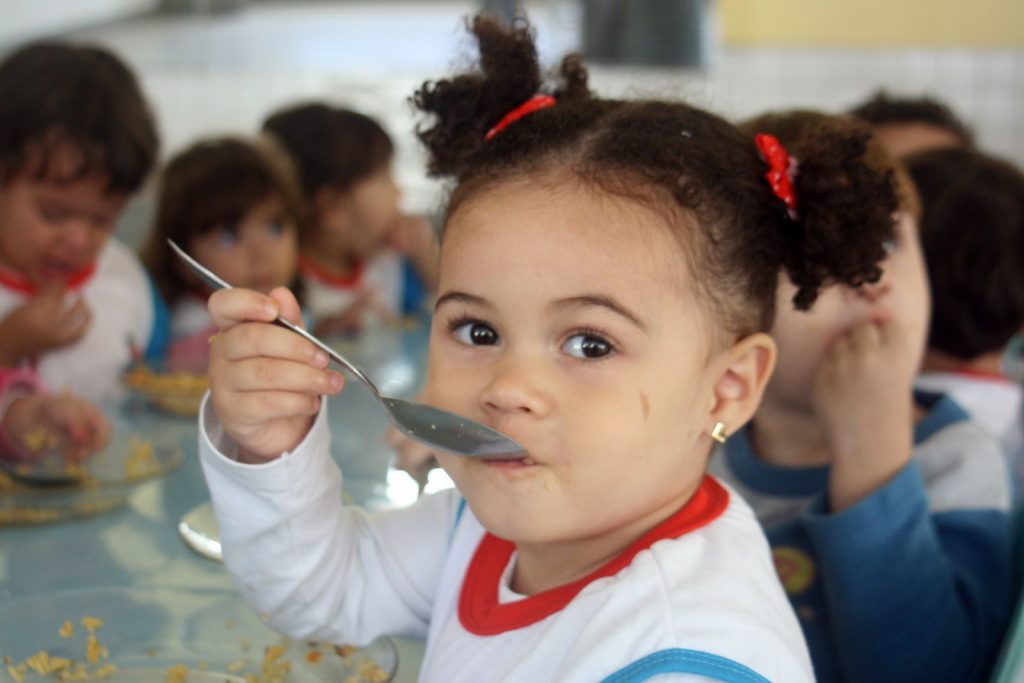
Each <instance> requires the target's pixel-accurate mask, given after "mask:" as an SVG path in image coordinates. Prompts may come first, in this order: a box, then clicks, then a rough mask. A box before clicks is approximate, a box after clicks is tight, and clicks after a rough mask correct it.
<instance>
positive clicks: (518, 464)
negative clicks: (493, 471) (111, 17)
mask: <svg viewBox="0 0 1024 683" xmlns="http://www.w3.org/2000/svg"><path fill="white" fill-rule="evenodd" d="M484 463H485V464H486V465H488V466H489V467H495V468H497V469H503V470H518V469H523V468H525V467H533V466H535V465H537V464H538V463H537V462H536V461H535V460H534V459H533V458H531V457H530V456H529V455H526V456H524V457H522V458H520V459H518V460H488V459H485V460H484Z"/></svg>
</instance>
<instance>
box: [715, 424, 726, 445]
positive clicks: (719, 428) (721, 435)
mask: <svg viewBox="0 0 1024 683" xmlns="http://www.w3.org/2000/svg"><path fill="white" fill-rule="evenodd" d="M711 438H712V439H714V440H715V441H717V442H718V443H725V440H726V439H727V438H729V437H728V435H727V434H726V433H725V423H724V422H716V423H715V428H714V429H712V430H711Z"/></svg>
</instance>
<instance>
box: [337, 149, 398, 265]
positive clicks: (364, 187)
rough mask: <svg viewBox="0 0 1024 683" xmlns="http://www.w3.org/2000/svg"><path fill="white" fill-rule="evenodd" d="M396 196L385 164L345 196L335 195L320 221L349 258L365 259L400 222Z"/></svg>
mask: <svg viewBox="0 0 1024 683" xmlns="http://www.w3.org/2000/svg"><path fill="white" fill-rule="evenodd" d="M400 194H401V193H400V192H399V189H398V185H396V184H395V181H394V178H393V177H392V175H391V167H390V165H387V164H385V165H383V166H381V167H380V168H379V169H378V170H377V171H375V172H374V173H372V174H371V175H369V176H367V177H365V178H363V179H362V180H360V181H359V182H358V183H356V184H355V185H354V186H353V187H352V189H351V190H349V191H348V192H345V193H344V194H341V195H337V197H336V201H334V202H331V204H330V208H329V209H328V212H327V213H326V214H325V215H324V216H323V217H322V218H323V221H324V223H325V225H326V226H327V227H328V228H329V229H331V230H332V231H333V232H334V234H336V235H338V236H339V237H340V238H341V240H343V242H344V245H345V248H346V250H347V251H348V252H349V253H350V254H351V255H352V256H354V257H356V258H360V259H368V258H370V257H372V256H373V255H374V254H375V253H377V251H378V250H380V249H381V248H382V247H383V246H384V245H385V244H387V241H388V237H389V236H390V234H391V231H392V230H394V229H395V227H396V226H397V224H398V221H399V219H400V218H401V212H400V211H399V208H398V199H399V196H400Z"/></svg>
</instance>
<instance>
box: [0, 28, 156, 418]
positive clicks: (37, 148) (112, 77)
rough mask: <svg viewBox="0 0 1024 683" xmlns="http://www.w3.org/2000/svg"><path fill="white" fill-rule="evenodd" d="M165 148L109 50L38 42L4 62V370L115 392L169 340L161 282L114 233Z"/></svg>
mask: <svg viewBox="0 0 1024 683" xmlns="http://www.w3.org/2000/svg"><path fill="white" fill-rule="evenodd" d="M157 147H158V140H157V132H156V126H155V123H154V121H153V116H152V114H151V112H150V110H149V107H148V105H147V104H146V101H145V99H144V97H143V95H142V92H141V90H140V88H139V84H138V82H137V81H136V79H135V76H134V75H133V74H132V73H131V71H130V70H129V69H128V67H127V66H126V65H125V64H124V63H122V62H121V61H120V60H119V59H118V58H117V57H116V56H115V55H113V54H112V53H110V52H109V51H107V50H105V49H103V48H98V47H89V46H75V45H67V44H61V43H38V44H33V45H28V46H25V47H22V48H20V49H18V50H15V51H14V52H12V53H11V54H9V55H8V56H7V57H6V58H5V59H4V60H3V62H0V367H4V368H9V369H10V368H23V367H34V368H36V369H37V370H38V372H39V374H40V376H41V378H42V380H43V381H44V382H45V383H46V385H47V386H49V387H51V388H52V389H53V390H54V391H58V392H59V391H63V390H70V391H73V392H75V393H76V394H79V395H81V396H83V397H85V398H87V399H89V400H93V401H111V400H116V399H117V398H119V397H120V396H121V395H122V389H121V383H120V375H121V372H122V370H123V369H124V367H125V366H127V365H128V364H129V363H130V362H131V361H132V359H133V357H134V355H135V354H136V353H137V352H138V351H145V352H147V353H156V350H157V349H159V348H160V347H161V346H162V343H163V342H164V341H165V339H164V332H165V331H164V330H163V329H162V328H161V327H160V325H159V322H160V317H159V315H157V309H158V305H157V300H158V297H156V296H155V290H154V289H153V288H152V286H151V283H150V282H149V281H148V278H147V277H146V273H145V271H144V269H143V268H142V266H141V264H140V263H139V262H138V259H137V258H135V255H134V254H132V253H131V251H130V250H129V249H128V248H127V247H126V246H125V245H123V244H122V243H120V242H119V241H118V240H116V239H112V238H111V235H112V233H113V232H114V229H115V227H116V225H117V221H118V218H119V216H120V214H121V212H122V209H123V208H124V206H125V203H126V202H127V200H128V198H129V197H130V196H131V195H132V194H133V193H134V192H135V191H136V190H137V189H138V188H139V187H140V185H141V184H142V182H143V180H144V179H145V178H146V176H147V175H148V173H149V171H150V169H151V168H152V166H153V164H154V161H155V159H156V154H157Z"/></svg>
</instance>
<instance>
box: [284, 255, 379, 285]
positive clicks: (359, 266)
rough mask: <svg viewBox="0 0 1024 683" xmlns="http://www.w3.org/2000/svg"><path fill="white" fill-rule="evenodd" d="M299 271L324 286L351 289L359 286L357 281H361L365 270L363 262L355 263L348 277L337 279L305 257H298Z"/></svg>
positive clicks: (337, 277)
mask: <svg viewBox="0 0 1024 683" xmlns="http://www.w3.org/2000/svg"><path fill="white" fill-rule="evenodd" d="M299 269H300V270H301V271H302V274H303V275H307V276H309V277H311V278H313V279H314V280H319V281H320V282H323V283H324V284H328V285H332V286H334V287H345V288H351V287H355V286H356V285H358V284H359V281H360V280H362V279H363V272H364V271H365V270H366V263H365V262H364V261H357V262H356V264H355V266H354V267H353V268H352V274H351V275H349V276H348V277H339V276H337V275H334V274H333V273H329V272H327V270H325V269H324V268H323V267H322V266H320V265H319V264H316V263H314V262H313V261H312V259H310V258H309V257H307V256H299Z"/></svg>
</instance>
